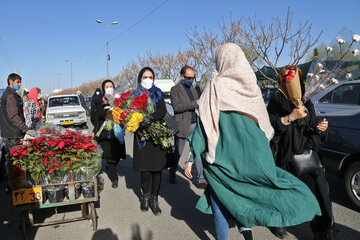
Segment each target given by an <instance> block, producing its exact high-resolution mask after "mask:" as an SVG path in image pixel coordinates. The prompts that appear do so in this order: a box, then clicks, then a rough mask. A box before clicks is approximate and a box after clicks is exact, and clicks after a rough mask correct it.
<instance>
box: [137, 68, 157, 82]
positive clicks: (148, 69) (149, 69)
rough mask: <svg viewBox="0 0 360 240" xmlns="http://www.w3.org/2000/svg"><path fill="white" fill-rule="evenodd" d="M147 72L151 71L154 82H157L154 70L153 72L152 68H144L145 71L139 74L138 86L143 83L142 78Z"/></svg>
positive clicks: (142, 70)
mask: <svg viewBox="0 0 360 240" xmlns="http://www.w3.org/2000/svg"><path fill="white" fill-rule="evenodd" d="M145 71H150V72H151V73H152V75H153V77H154V81H155V73H154V70H152V68H151V67H144V68H143V69H141V70H140V72H139V74H138V78H137V82H138V84H140V83H141V77H142V75H143V74H144V72H145Z"/></svg>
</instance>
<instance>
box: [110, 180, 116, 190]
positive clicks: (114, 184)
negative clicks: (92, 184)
mask: <svg viewBox="0 0 360 240" xmlns="http://www.w3.org/2000/svg"><path fill="white" fill-rule="evenodd" d="M111 186H112V187H113V188H117V187H118V181H117V180H114V181H112V184H111Z"/></svg>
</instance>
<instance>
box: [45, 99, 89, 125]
mask: <svg viewBox="0 0 360 240" xmlns="http://www.w3.org/2000/svg"><path fill="white" fill-rule="evenodd" d="M86 122H87V117H86V110H85V109H84V108H83V107H82V106H81V105H80V99H79V97H78V96H77V95H56V96H51V97H49V99H48V103H47V108H46V121H45V123H46V124H50V125H61V126H69V125H74V126H81V127H82V126H86Z"/></svg>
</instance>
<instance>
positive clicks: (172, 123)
mask: <svg viewBox="0 0 360 240" xmlns="http://www.w3.org/2000/svg"><path fill="white" fill-rule="evenodd" d="M165 122H166V126H167V128H168V129H170V130H171V132H172V133H173V134H174V135H175V134H176V133H178V132H179V128H178V126H177V124H176V122H175V119H174V117H173V116H171V115H170V113H168V112H166V114H165Z"/></svg>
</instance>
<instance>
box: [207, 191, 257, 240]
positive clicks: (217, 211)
mask: <svg viewBox="0 0 360 240" xmlns="http://www.w3.org/2000/svg"><path fill="white" fill-rule="evenodd" d="M210 199H211V206H212V210H213V217H214V223H215V230H216V239H217V240H228V239H229V223H228V219H230V218H231V215H230V213H229V211H228V210H227V209H226V208H225V207H224V205H222V204H221V202H220V201H219V199H218V198H217V197H216V195H215V194H214V193H213V192H212V191H211V190H210ZM233 220H234V221H235V224H236V226H237V227H238V229H239V232H242V231H245V230H251V228H246V227H245V226H244V225H242V224H241V223H239V222H238V221H237V220H236V219H233Z"/></svg>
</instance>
